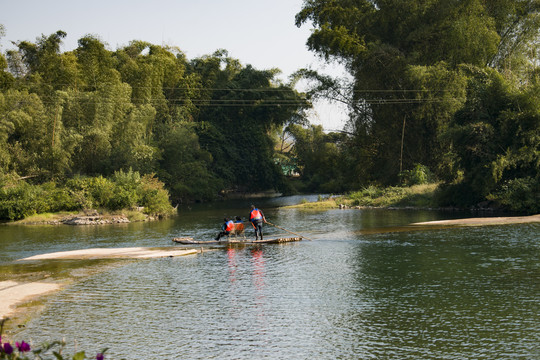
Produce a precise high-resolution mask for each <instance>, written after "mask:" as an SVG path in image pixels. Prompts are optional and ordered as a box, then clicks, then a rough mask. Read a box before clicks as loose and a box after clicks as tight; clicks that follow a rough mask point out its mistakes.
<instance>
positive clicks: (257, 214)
mask: <svg viewBox="0 0 540 360" xmlns="http://www.w3.org/2000/svg"><path fill="white" fill-rule="evenodd" d="M262 219H263V215H262V212H261V210H259V209H253V210H251V212H250V213H249V221H251V222H254V221H261V220H262Z"/></svg>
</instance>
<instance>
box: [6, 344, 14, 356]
mask: <svg viewBox="0 0 540 360" xmlns="http://www.w3.org/2000/svg"><path fill="white" fill-rule="evenodd" d="M4 352H5V353H6V354H8V355H11V353H13V347H12V346H11V344H10V343H5V344H4Z"/></svg>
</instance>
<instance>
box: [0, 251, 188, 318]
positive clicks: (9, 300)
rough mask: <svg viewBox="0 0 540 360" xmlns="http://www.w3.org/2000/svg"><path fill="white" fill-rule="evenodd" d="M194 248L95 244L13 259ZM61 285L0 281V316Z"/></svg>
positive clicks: (148, 254)
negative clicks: (111, 246)
mask: <svg viewBox="0 0 540 360" xmlns="http://www.w3.org/2000/svg"><path fill="white" fill-rule="evenodd" d="M198 252H199V251H198V250H196V249H178V248H174V247H167V248H144V247H131V248H108V249H107V248H95V249H83V250H74V251H61V252H54V253H48V254H41V255H35V256H30V257H27V258H24V259H20V260H17V261H37V260H63V259H65V260H88V259H150V258H161V257H176V256H184V255H191V254H196V253H198ZM63 286H64V285H63V284H59V283H54V282H45V281H35V282H29V283H22V282H16V281H11V280H8V281H0V319H2V318H6V317H10V316H13V315H14V314H15V313H16V311H17V306H19V305H21V304H23V303H25V302H28V301H30V300H32V299H34V298H36V297H39V296H42V295H47V294H49V293H52V292H54V291H58V290H60V289H61V288H62V287H63Z"/></svg>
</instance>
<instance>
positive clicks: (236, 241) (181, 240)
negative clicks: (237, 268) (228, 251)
mask: <svg viewBox="0 0 540 360" xmlns="http://www.w3.org/2000/svg"><path fill="white" fill-rule="evenodd" d="M172 241H174V242H175V243H178V244H184V245H230V246H235V245H258V244H282V243H288V242H296V241H302V237H300V236H298V237H278V238H273V239H263V240H251V239H245V238H229V239H224V240H222V241H217V240H194V239H193V238H191V237H177V238H173V239H172Z"/></svg>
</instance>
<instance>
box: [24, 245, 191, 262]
mask: <svg viewBox="0 0 540 360" xmlns="http://www.w3.org/2000/svg"><path fill="white" fill-rule="evenodd" d="M197 252H198V250H196V249H178V248H176V249H175V248H145V247H132V248H94V249H83V250H72V251H60V252H54V253H48V254H41V255H34V256H30V257H27V258H24V259H20V260H17V261H30V260H55V259H70V260H83V259H150V258H160V257H174V256H184V255H191V254H196V253H197Z"/></svg>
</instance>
